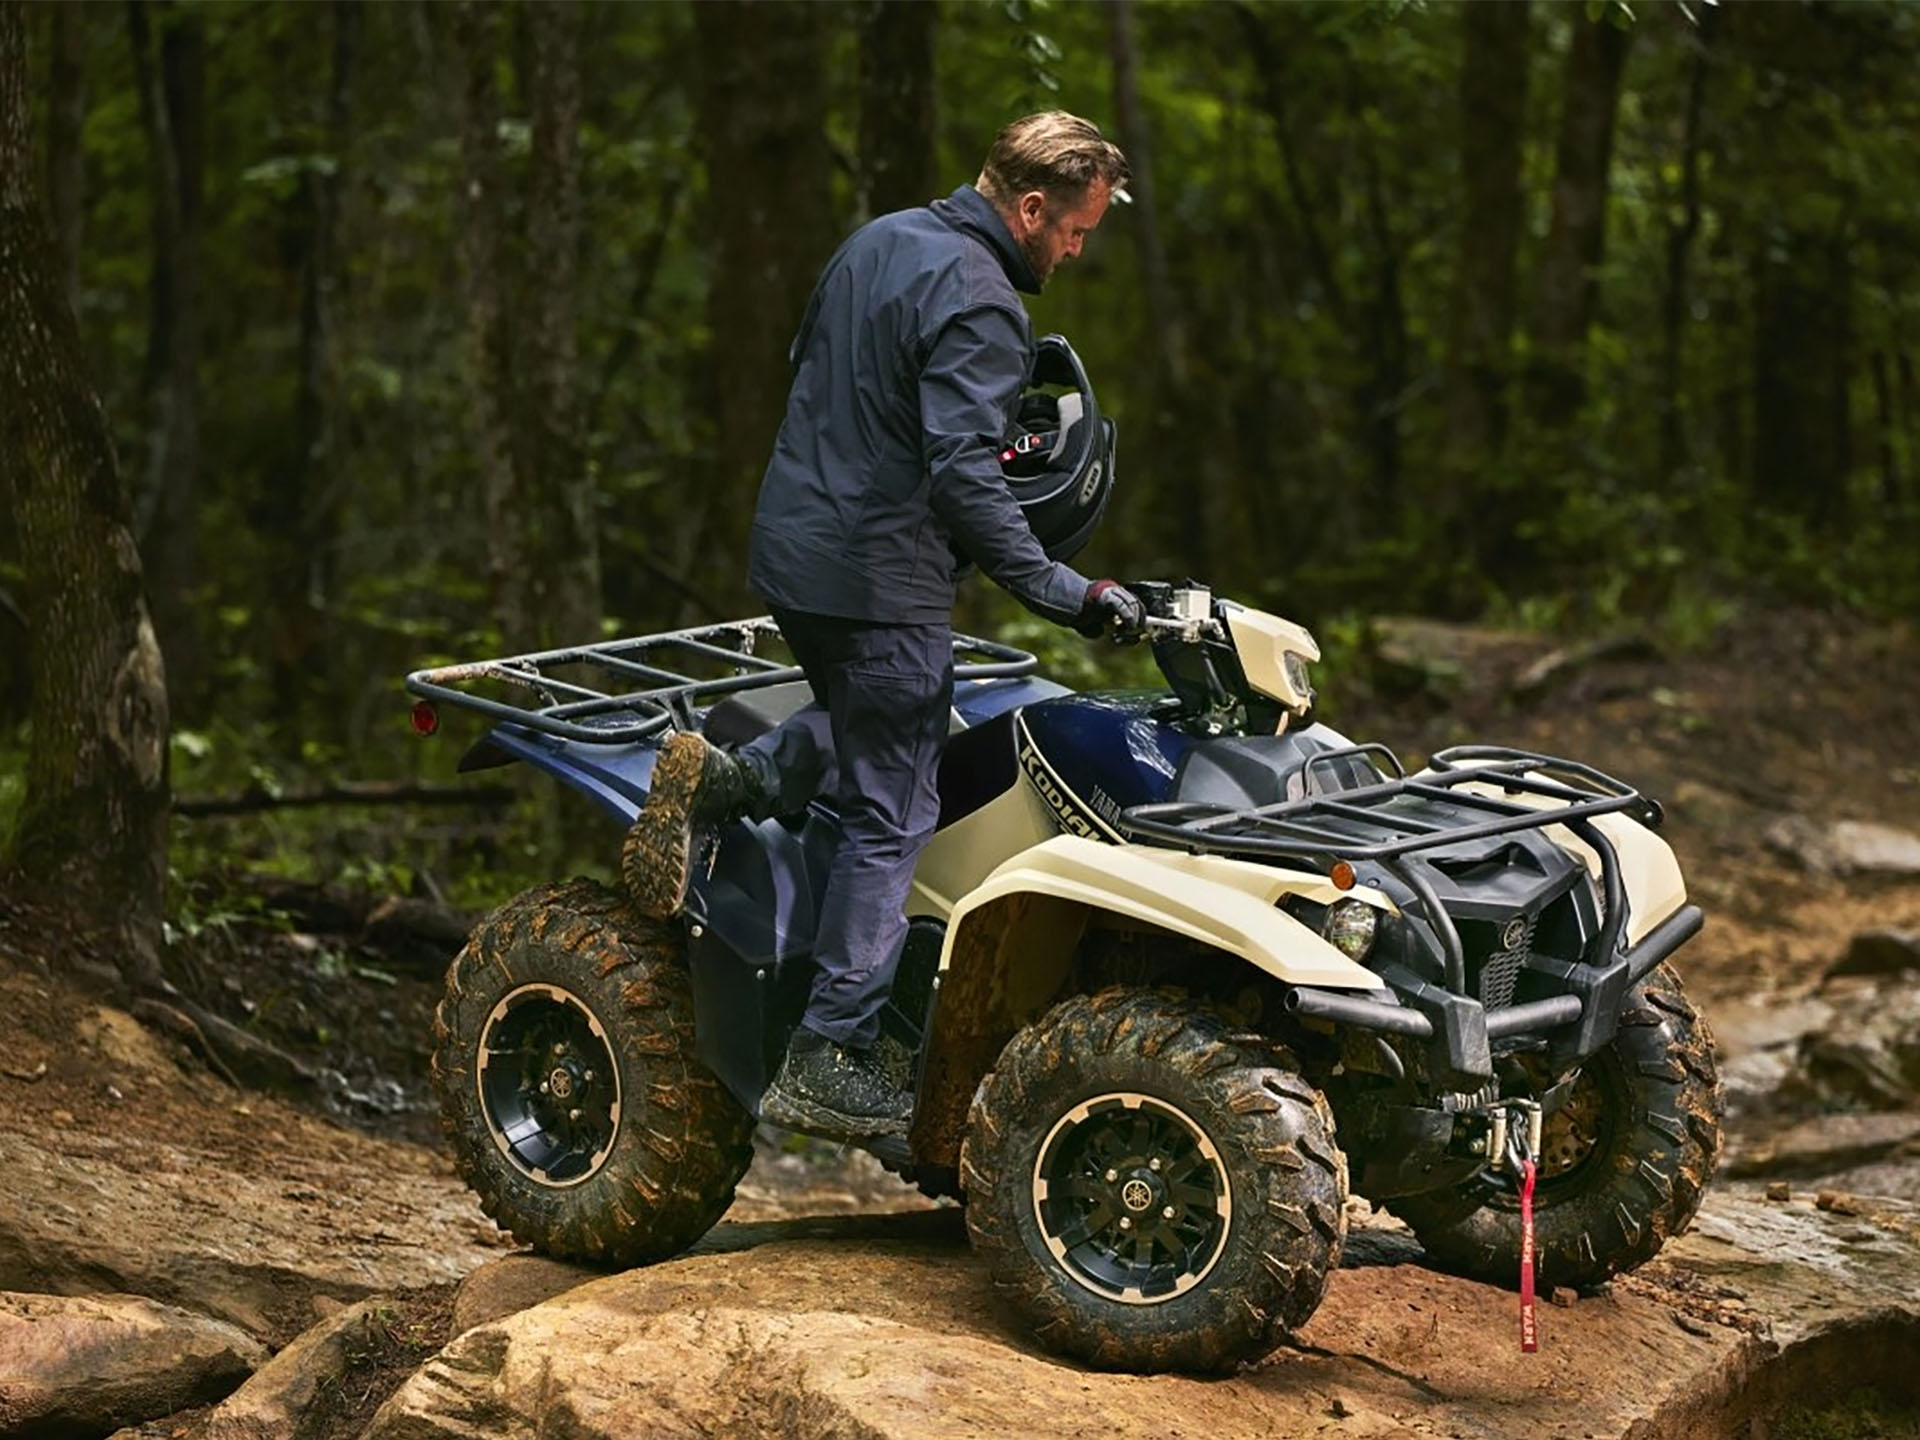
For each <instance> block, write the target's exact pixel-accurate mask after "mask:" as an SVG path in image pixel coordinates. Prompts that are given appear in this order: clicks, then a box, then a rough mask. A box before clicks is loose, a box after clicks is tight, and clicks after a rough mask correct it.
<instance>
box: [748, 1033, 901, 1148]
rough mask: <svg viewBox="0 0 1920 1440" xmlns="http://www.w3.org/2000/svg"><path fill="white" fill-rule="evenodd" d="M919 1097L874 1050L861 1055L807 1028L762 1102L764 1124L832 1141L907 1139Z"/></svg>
mask: <svg viewBox="0 0 1920 1440" xmlns="http://www.w3.org/2000/svg"><path fill="white" fill-rule="evenodd" d="M912 1116H913V1097H912V1096H911V1095H909V1094H908V1093H907V1092H906V1091H905V1090H903V1089H901V1088H900V1086H899V1085H898V1084H896V1083H895V1082H894V1081H893V1079H892V1078H891V1077H890V1076H888V1074H887V1073H886V1070H885V1068H884V1067H883V1066H882V1064H881V1062H880V1061H879V1060H878V1059H877V1058H876V1057H875V1055H874V1053H873V1052H872V1051H870V1050H855V1049H853V1048H852V1047H851V1046H846V1045H840V1044H836V1043H835V1042H834V1041H832V1040H829V1039H827V1038H826V1037H825V1036H824V1035H816V1034H814V1033H813V1031H811V1030H809V1029H807V1028H806V1027H805V1026H802V1027H801V1028H800V1029H798V1030H796V1031H794V1032H793V1040H792V1043H790V1044H789V1045H788V1046H787V1058H786V1059H785V1060H784V1061H782V1062H781V1065H780V1073H779V1074H778V1075H776V1076H774V1077H773V1083H772V1084H771V1085H769V1086H768V1087H767V1093H766V1094H765V1095H763V1096H761V1098H760V1118H761V1119H763V1120H767V1121H770V1122H772V1123H773V1124H775V1125H784V1126H785V1127H786V1128H787V1129H789V1130H804V1131H805V1132H806V1133H807V1134H809V1135H820V1136H824V1137H825V1138H826V1139H829V1140H867V1139H872V1138H873V1137H875V1136H878V1135H905V1134H906V1133H907V1123H908V1121H909V1120H910V1119H911V1118H912Z"/></svg>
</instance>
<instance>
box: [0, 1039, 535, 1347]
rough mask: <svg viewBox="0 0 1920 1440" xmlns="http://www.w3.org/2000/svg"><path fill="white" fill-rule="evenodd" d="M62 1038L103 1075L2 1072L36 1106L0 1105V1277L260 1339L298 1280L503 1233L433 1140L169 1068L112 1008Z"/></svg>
mask: <svg viewBox="0 0 1920 1440" xmlns="http://www.w3.org/2000/svg"><path fill="white" fill-rule="evenodd" d="M75 1046H76V1048H77V1049H78V1050H80V1051H81V1052H84V1053H89V1054H91V1055H93V1056H96V1057H105V1058H110V1059H111V1060H113V1061H114V1062H115V1063H116V1066H117V1068H116V1070H115V1071H114V1074H115V1080H114V1081H113V1082H112V1084H111V1085H99V1084H93V1085H89V1086H88V1087H86V1088H85V1089H81V1088H80V1087H79V1086H77V1085H69V1086H67V1087H66V1088H65V1090H64V1091H61V1092H60V1093H57V1094H55V1095H53V1096H51V1097H46V1096H43V1095H42V1091H43V1090H48V1089H53V1088H54V1087H56V1086H57V1084H58V1083H59V1082H58V1081H57V1079H56V1078H49V1079H47V1080H46V1081H44V1082H39V1083H36V1084H33V1085H27V1084H22V1083H21V1082H20V1081H19V1080H18V1079H17V1078H15V1079H14V1080H12V1081H11V1082H10V1083H11V1085H12V1087H13V1088H12V1094H11V1095H9V1096H8V1097H7V1098H10V1099H27V1100H33V1101H39V1102H40V1104H41V1108H39V1109H37V1110H31V1111H24V1112H23V1111H22V1110H21V1109H19V1108H17V1107H16V1108H14V1109H10V1110H4V1111H0V1153H5V1154H7V1155H10V1156H13V1157H16V1161H17V1163H14V1164H12V1165H10V1166H9V1167H8V1172H7V1183H6V1184H5V1186H4V1187H0V1289H6V1290H18V1291H33V1292H41V1293H48V1294H67V1295H80V1294H90V1293H96V1292H106V1291H113V1292H125V1293H129V1294H137V1295H146V1296H150V1297H152V1298H154V1299H157V1300H161V1301H165V1302H168V1303H170V1304H174V1305H179V1306H182V1307H184V1308H186V1309H189V1310H196V1311H199V1312H201V1313H203V1314H207V1315H213V1316H218V1317H219V1318H221V1319H223V1320H227V1321H230V1322H232V1323H234V1324H236V1325H238V1326H240V1327H241V1328H242V1329H244V1330H246V1331H247V1332H248V1333H249V1334H251V1335H253V1336H255V1337H257V1338H260V1339H263V1340H266V1341H267V1342H268V1343H269V1344H270V1345H277V1344H283V1343H285V1342H286V1341H287V1340H288V1339H290V1338H292V1336H293V1335H295V1334H297V1333H299V1332H300V1331H302V1330H304V1329H306V1328H307V1326H309V1325H311V1324H312V1323H313V1321H314V1320H315V1318H316V1312H315V1310H314V1308H313V1303H312V1302H313V1299H314V1297H316V1296H327V1297H331V1298H333V1299H337V1300H345V1301H353V1300H357V1299H360V1298H362V1297H364V1296H368V1295H375V1294H383V1293H388V1292H391V1291H395V1290H402V1289H407V1288H411V1287H414V1286H421V1285H432V1284H441V1283H448V1282H452V1281H455V1280H458V1279H459V1278H460V1277H461V1276H463V1275H465V1274H466V1273H468V1272H469V1271H471V1270H473V1269H475V1268H476V1267H478V1266H479V1265H481V1264H483V1263H484V1262H485V1261H487V1260H489V1259H492V1258H494V1257H496V1256H498V1255H499V1254H500V1250H501V1246H502V1245H503V1244H510V1243H511V1242H510V1241H506V1240H505V1237H503V1236H502V1235H501V1234H500V1232H499V1231H497V1230H496V1229H495V1228H494V1226H493V1224H492V1222H491V1221H489V1220H487V1219H486V1217H485V1216H484V1215H482V1214H481V1213H480V1208H479V1206H478V1204H477V1203H476V1202H475V1200H474V1198H473V1195H472V1193H471V1192H470V1191H469V1190H468V1189H467V1188H466V1186H465V1185H463V1184H462V1183H461V1182H460V1180H459V1178H458V1177H457V1176H456V1175H455V1174H454V1173H453V1165H452V1162H451V1161H450V1160H449V1159H448V1158H447V1157H445V1156H443V1155H439V1154H436V1153H434V1152H433V1151H430V1150H427V1149H425V1148H423V1147H420V1146H416V1145H409V1144H404V1143H396V1142H393V1141H382V1140H375V1139H372V1138H370V1137H367V1136H364V1135H359V1134H356V1133H354V1132H351V1131H346V1130H342V1129H340V1128H338V1127H337V1126H333V1125H329V1124H326V1123H325V1122H323V1121H320V1120H317V1119H315V1118H313V1117H311V1116H309V1115H305V1114H302V1113H300V1112H298V1111H296V1110H294V1109H292V1108H291V1107H289V1106H286V1105H282V1104H280V1103H278V1102H276V1101H274V1100H271V1099H266V1098H263V1097H260V1096H248V1095H244V1094H242V1093H241V1092H238V1091H235V1090H233V1089H231V1088H229V1087H227V1086H224V1085H221V1084H220V1083H219V1082H217V1081H215V1080H213V1079H212V1078H211V1077H209V1076H207V1075H205V1074H204V1073H202V1074H194V1073H192V1072H190V1071H186V1070H182V1069H181V1068H180V1067H178V1066H176V1065H175V1064H174V1063H173V1062H172V1060H170V1059H169V1058H168V1057H167V1056H165V1055H164V1054H162V1053H160V1052H159V1050H158V1048H157V1047H156V1046H155V1044H154V1042H153V1041H152V1039H151V1037H149V1036H148V1035H146V1033H145V1032H144V1031H142V1030H141V1028H140V1027H139V1026H138V1025H136V1024H134V1023H133V1022H132V1021H131V1020H130V1019H128V1018H127V1017H126V1016H124V1015H121V1014H119V1013H118V1012H115V1011H110V1010H97V1011H94V1012H92V1013H91V1014H89V1015H87V1016H85V1017H83V1019H82V1022H81V1024H80V1026H79V1033H78V1035H77V1037H76V1041H75ZM31 1058H32V1057H31V1056H29V1057H28V1058H27V1060H25V1061H21V1060H16V1061H14V1062H13V1063H14V1065H15V1068H19V1067H20V1066H21V1065H24V1064H28V1062H29V1061H30V1060H31ZM55 1058H56V1060H58V1059H59V1056H58V1055H57V1054H56V1055H55ZM28 1073H31V1070H30V1069H29V1072H28ZM48 1099H51V1100H52V1101H53V1103H52V1104H50V1105H49V1104H47V1103H46V1101H47V1100H48ZM69 1107H70V1108H69Z"/></svg>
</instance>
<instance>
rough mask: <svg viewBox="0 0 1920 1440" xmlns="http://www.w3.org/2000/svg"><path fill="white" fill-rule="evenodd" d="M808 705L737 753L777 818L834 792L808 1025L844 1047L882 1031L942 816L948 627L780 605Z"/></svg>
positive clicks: (949, 703) (777, 615) (778, 615)
mask: <svg viewBox="0 0 1920 1440" xmlns="http://www.w3.org/2000/svg"><path fill="white" fill-rule="evenodd" d="M774 619H775V620H777V621H778V622H779V623H780V630H781V633H782V634H783V635H785V636H786V638H787V645H788V647H789V648H790V649H791V650H792V651H793V654H794V658H795V659H796V660H798V661H799V662H800V667H801V669H803V670H804V671H805V672H806V676H807V683H808V684H809V685H811V686H812V687H813V695H814V702H815V703H814V704H812V705H809V706H806V707H805V708H804V709H802V710H800V711H799V712H798V713H796V714H795V715H793V716H791V717H790V718H789V719H787V720H786V721H785V722H784V723H782V724H781V725H780V726H779V727H778V728H776V729H775V730H773V731H772V732H770V733H769V734H767V735H764V736H761V737H760V738H759V739H757V740H754V741H753V742H752V743H750V744H748V745H745V746H743V747H741V749H740V751H739V758H740V760H741V761H742V763H744V764H745V765H747V766H748V767H749V768H750V769H751V770H752V772H753V774H754V776H755V778H756V779H757V780H758V782H759V783H760V785H761V787H762V788H763V789H764V790H765V791H766V792H767V793H768V794H770V795H775V796H778V797H779V808H780V810H782V811H792V810H797V809H799V808H800V807H801V806H802V805H804V804H806V802H807V801H808V800H810V799H812V798H813V796H814V795H815V794H816V793H819V791H820V787H821V786H822V785H823V784H824V785H826V786H828V787H830V788H829V789H828V790H827V791H826V793H828V794H830V795H831V798H832V800H833V802H834V805H835V807H836V808H837V809H838V810H839V812H840V847H839V849H838V850H836V851H835V852H834V856H833V864H832V867H831V868H830V869H829V871H828V873H827V888H826V894H825V896H824V897H823V899H822V901H821V906H820V917H819V925H818V927H817V929H816V931H815V935H814V960H815V962H816V963H817V964H818V965H819V967H820V969H819V974H818V975H817V976H815V978H814V982H813V992H812V994H811V995H810V996H809V997H808V1000H807V1013H806V1016H805V1018H804V1020H803V1021H802V1022H801V1023H803V1024H804V1025H805V1026H806V1027H807V1028H808V1029H809V1030H812V1031H814V1032H815V1033H817V1034H820V1035H824V1036H826V1037H827V1038H828V1039H829V1040H833V1041H836V1042H838V1043H840V1044H842V1045H852V1046H857V1047H866V1046H870V1045H872V1044H873V1042H874V1041H875V1040H877V1039H878V1038H879V1035H880V1009H881V1007H882V1006H883V1005H885V1004H886V1001H887V992H888V991H889V990H890V989H891V988H892V986H893V973H894V970H895V969H896V968H897V967H898V965H899V963H900V947H901V944H902V942H903V941H904V940H905V939H906V933H907V920H906V903H907V895H908V892H909V891H910V889H911V888H912V883H913V868H914V865H915V863H916V862H917V861H918V860H919V858H920V852H921V850H923V849H924V848H925V847H926V843H927V841H928V840H930V839H931V838H932V837H933V831H934V826H935V825H936V824H937V823H938V822H939V819H940V796H939V792H938V790H937V788H936V785H935V781H936V778H937V775H938V771H939V766H940V753H941V750H942V749H943V748H944V747H945V745H946V740H947V727H948V722H949V719H950V717H951V715H952V712H953V627H952V626H951V625H946V624H940V625H875V624H869V623H867V622H865V621H858V620H842V619H837V618H834V617H830V616H822V615H807V614H800V613H797V612H794V611H787V610H775V611H774Z"/></svg>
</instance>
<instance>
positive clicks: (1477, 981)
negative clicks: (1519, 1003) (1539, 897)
mask: <svg viewBox="0 0 1920 1440" xmlns="http://www.w3.org/2000/svg"><path fill="white" fill-rule="evenodd" d="M1516 921H1517V922H1519V933H1518V936H1517V937H1515V936H1513V935H1510V933H1509V932H1510V931H1512V930H1513V928H1514V924H1515V922H1516ZM1538 924H1539V917H1538V916H1537V915H1515V916H1512V917H1510V918H1509V919H1506V920H1502V921H1499V922H1498V923H1496V924H1487V923H1485V922H1481V923H1479V924H1474V925H1471V926H1462V927H1461V929H1462V934H1461V937H1460V938H1461V939H1462V941H1464V942H1465V943H1466V946H1467V974H1468V979H1469V981H1470V983H1471V984H1472V986H1473V992H1474V994H1475V995H1477V996H1478V997H1479V999H1480V1003H1481V1004H1482V1005H1484V1006H1486V1007H1487V1009H1489V1010H1501V1009H1504V1008H1505V1007H1507V1006H1508V1005H1511V1004H1512V1003H1513V987H1514V986H1515V984H1517V983H1518V981H1519V979H1520V972H1521V971H1522V970H1524V969H1526V966H1527V960H1528V959H1529V958H1530V957H1531V956H1532V954H1533V932H1534V928H1535V926H1536V925H1538ZM1475 941H1478V942H1479V944H1478V945H1476V944H1475V943H1474V942H1475Z"/></svg>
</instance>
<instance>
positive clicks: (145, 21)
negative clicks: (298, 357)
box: [127, 0, 206, 697]
mask: <svg viewBox="0 0 1920 1440" xmlns="http://www.w3.org/2000/svg"><path fill="white" fill-rule="evenodd" d="M153 13H154V7H153V6H151V5H150V4H148V3H147V0H129V4H128V7H127V21H128V31H129V35H130V38H131V40H132V44H133V60H134V73H135V76H136V79H137V83H138V88H139V93H140V116H141V121H142V124H143V125H144V128H145V129H146V133H147V151H148V155H149V158H150V160H151V162H152V166H153V192H154V193H153V280H152V289H151V299H152V308H151V320H150V327H149V329H148V332H147V366H146V393H147V454H146V480H145V485H144V488H143V492H142V495H141V502H140V508H141V524H140V529H139V533H140V540H141V546H142V550H143V552H144V553H145V554H146V555H147V557H148V563H149V569H150V575H149V593H150V594H151V596H152V597H153V603H154V615H155V621H156V623H157V625H158V628H159V635H160V645H161V649H162V650H163V651H164V652H165V653H166V656H167V668H168V675H169V679H170V681H171V683H172V685H173V690H174V694H175V696H176V697H179V696H181V695H185V694H188V693H191V691H192V690H193V689H194V688H195V686H196V684H197V683H198V679H199V674H200V670H201V668H202V666H201V657H200V645H199V635H198V630H197V627H196V625H195V623H194V616H195V613H196V608H197V607H195V605H194V604H193V598H192V593H191V592H192V588H193V586H194V584H195V583H196V582H197V581H198V579H199V575H198V570H199V532H200V514H199V496H198V494H197V491H198V488H199V468H200V454H199V451H200V304H199V290H200V196H201V189H202V176H203V172H204V148H203V146H202V143H201V138H202V130H203V128H204V127H203V116H204V112H205V91H206V56H205V51H206V47H205V41H204V30H203V28H202V22H201V20H200V19H199V17H198V16H197V15H195V14H192V13H184V14H175V13H173V12H172V9H171V6H170V5H168V6H165V7H163V8H161V9H160V10H159V11H158V14H159V15H160V17H161V24H160V27H159V29H160V35H159V55H158V57H157V62H156V57H155V54H154V48H155V47H154V37H153V34H152V30H153V28H154V27H153V24H152V21H151V19H150V16H151V15H152V14H153Z"/></svg>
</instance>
